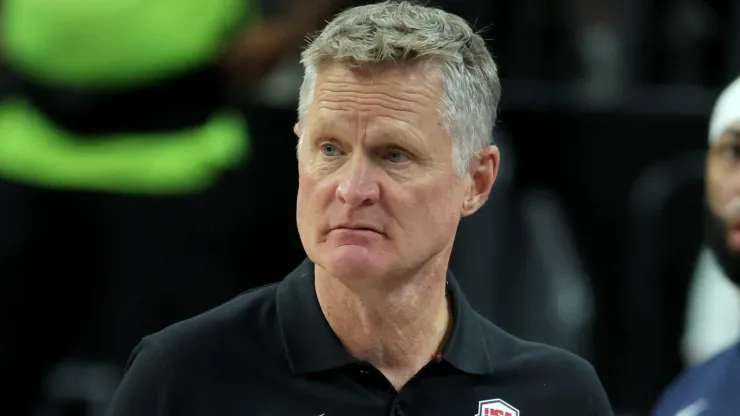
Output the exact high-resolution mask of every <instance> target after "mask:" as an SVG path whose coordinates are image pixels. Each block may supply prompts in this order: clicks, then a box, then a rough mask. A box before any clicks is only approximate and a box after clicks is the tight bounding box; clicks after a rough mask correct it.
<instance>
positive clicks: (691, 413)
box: [676, 399, 709, 416]
mask: <svg viewBox="0 0 740 416" xmlns="http://www.w3.org/2000/svg"><path fill="white" fill-rule="evenodd" d="M707 407H709V403H708V402H707V399H699V400H697V401H695V402H694V403H691V404H690V405H688V406H686V407H684V408H683V409H681V410H679V411H678V412H676V416H699V415H700V414H702V413H703V412H704V411H705V410H706V409H707Z"/></svg>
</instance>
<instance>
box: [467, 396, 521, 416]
mask: <svg viewBox="0 0 740 416" xmlns="http://www.w3.org/2000/svg"><path fill="white" fill-rule="evenodd" d="M475 416H519V410H517V408H515V407H514V406H512V405H510V404H509V403H506V402H505V401H503V400H501V399H493V400H483V401H481V402H479V403H478V414H477V415H475Z"/></svg>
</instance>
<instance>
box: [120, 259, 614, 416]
mask: <svg viewBox="0 0 740 416" xmlns="http://www.w3.org/2000/svg"><path fill="white" fill-rule="evenodd" d="M448 293H450V294H451V298H452V300H453V311H454V314H455V315H454V316H455V318H454V328H453V331H452V335H451V337H450V341H449V343H448V344H447V346H446V347H445V348H444V350H443V353H442V355H441V357H438V358H434V359H431V358H430V362H429V364H428V365H427V366H426V367H424V368H423V369H422V370H421V371H420V372H419V373H418V374H417V375H416V376H415V377H414V378H413V379H411V380H410V381H409V382H408V383H407V384H406V385H405V386H404V387H403V388H402V389H401V390H400V392H396V391H395V389H394V388H393V387H392V386H391V384H390V383H389V382H388V381H387V380H386V379H385V378H384V377H383V375H382V374H381V373H380V372H378V371H377V370H376V369H375V368H373V367H372V366H371V365H370V364H368V363H366V362H362V361H359V360H357V359H355V358H353V357H351V356H350V355H349V354H348V353H347V351H346V350H345V348H344V347H343V346H342V344H341V343H340V341H339V340H338V338H337V337H336V335H335V334H334V332H333V331H332V329H331V327H330V326H329V324H328V323H327V321H326V320H325V318H324V315H323V313H322V311H321V309H320V307H319V303H318V300H317V298H316V293H315V291H314V276H313V265H312V264H311V263H310V262H309V261H306V262H304V263H303V264H301V265H300V266H299V267H298V268H297V269H296V270H295V271H293V272H292V273H291V274H290V275H288V276H287V277H286V278H285V279H284V280H283V281H282V282H281V283H279V284H274V285H270V286H265V287H262V288H259V289H256V290H253V291H250V292H246V293H244V294H241V295H239V296H238V297H236V298H234V299H233V300H231V301H229V302H228V303H226V304H224V305H222V306H219V307H217V308H215V309H213V310H211V311H209V312H206V313H204V314H202V315H200V316H197V317H195V318H192V319H189V320H186V321H183V322H180V323H177V324H175V325H172V326H170V327H169V328H166V329H164V330H163V331H160V332H159V333H156V334H154V335H150V336H148V337H146V338H144V339H143V340H142V341H141V343H140V344H139V345H138V346H137V348H136V350H135V351H134V353H133V355H132V357H131V360H130V363H129V366H128V368H127V371H126V375H125V377H124V379H123V381H122V383H121V385H120V387H119V389H118V391H117V392H116V395H115V397H114V399H113V401H112V403H111V405H110V408H109V409H108V415H110V416H124V415H125V416H155V415H157V416H159V415H199V416H201V415H202V416H221V415H224V416H226V415H229V416H232V415H233V416H236V415H240V416H283V415H285V416H295V415H301V416H382V415H397V416H401V415H408V416H437V415H439V416H475V415H480V416H546V415H553V416H565V415H567V416H576V415H583V416H601V415H612V411H611V407H610V405H609V401H608V399H607V397H606V394H605V393H604V390H603V388H602V386H601V384H600V382H599V380H598V378H597V377H596V374H595V372H594V370H593V368H592V367H591V366H590V365H589V364H588V363H587V362H586V361H584V360H583V359H581V358H578V357H576V356H575V355H573V354H570V353H568V352H565V351H563V350H559V349H556V348H553V347H549V346H545V345H541V344H535V343H530V342H525V341H522V340H519V339H517V338H515V337H513V336H511V335H509V334H507V333H506V332H504V331H503V330H501V329H499V328H498V327H496V326H495V325H493V324H492V323H490V322H489V321H487V320H485V319H484V318H483V317H482V316H480V315H479V314H478V313H476V312H475V311H474V310H473V309H472V308H471V307H470V305H469V303H468V302H467V300H466V299H465V296H463V294H462V293H461V291H460V288H459V286H458V284H457V282H456V281H455V278H454V277H453V276H452V275H451V274H449V277H448Z"/></svg>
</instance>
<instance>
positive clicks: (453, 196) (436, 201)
mask: <svg viewBox="0 0 740 416" xmlns="http://www.w3.org/2000/svg"><path fill="white" fill-rule="evenodd" d="M451 189H452V187H451V186H436V187H425V188H421V189H418V190H416V192H413V193H412V195H413V196H414V197H413V199H412V200H411V201H407V207H408V211H407V212H406V215H407V216H408V218H407V220H408V222H409V223H411V224H413V225H414V228H415V231H416V232H418V233H422V234H425V235H430V234H445V235H446V234H449V233H454V230H455V227H456V226H457V223H458V221H459V219H460V206H461V204H460V203H458V202H457V199H458V198H457V193H456V192H454V191H452V192H451Z"/></svg>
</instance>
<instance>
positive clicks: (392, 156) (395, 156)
mask: <svg viewBox="0 0 740 416" xmlns="http://www.w3.org/2000/svg"><path fill="white" fill-rule="evenodd" d="M386 159H388V161H389V162H391V163H404V162H407V161H408V160H409V157H408V155H406V153H404V152H402V151H400V150H391V151H389V152H388V154H387V155H386Z"/></svg>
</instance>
